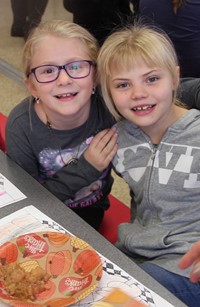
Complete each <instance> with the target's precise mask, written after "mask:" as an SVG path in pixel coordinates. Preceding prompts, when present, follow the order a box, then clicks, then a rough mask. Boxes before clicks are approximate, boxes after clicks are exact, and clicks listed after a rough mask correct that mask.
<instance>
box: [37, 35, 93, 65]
mask: <svg viewBox="0 0 200 307" xmlns="http://www.w3.org/2000/svg"><path fill="white" fill-rule="evenodd" d="M73 59H89V52H88V48H87V47H86V45H85V44H84V43H83V42H82V41H81V40H80V39H79V38H64V37H56V36H52V35H48V36H46V37H44V38H43V39H42V40H40V41H39V42H37V44H36V45H35V46H34V50H33V55H32V60H31V62H32V65H42V64H45V63H54V62H55V64H57V63H61V64H63V61H66V62H67V61H71V60H73Z"/></svg>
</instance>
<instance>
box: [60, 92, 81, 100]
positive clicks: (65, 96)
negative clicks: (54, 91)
mask: <svg viewBox="0 0 200 307" xmlns="http://www.w3.org/2000/svg"><path fill="white" fill-rule="evenodd" d="M76 95H77V93H68V94H61V95H56V96H55V97H56V98H59V99H60V98H68V97H74V96H76Z"/></svg>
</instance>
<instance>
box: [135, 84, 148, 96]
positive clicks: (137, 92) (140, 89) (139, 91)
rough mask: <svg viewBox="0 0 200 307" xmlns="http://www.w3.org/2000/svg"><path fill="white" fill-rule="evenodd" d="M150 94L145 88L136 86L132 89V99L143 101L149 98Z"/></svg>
mask: <svg viewBox="0 0 200 307" xmlns="http://www.w3.org/2000/svg"><path fill="white" fill-rule="evenodd" d="M147 95H148V93H147V90H146V89H145V87H144V86H142V85H134V86H133V89H132V99H142V98H145V97H147Z"/></svg>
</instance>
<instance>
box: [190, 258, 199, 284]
mask: <svg viewBox="0 0 200 307" xmlns="http://www.w3.org/2000/svg"><path fill="white" fill-rule="evenodd" d="M199 280H200V259H199V261H198V262H196V264H195V265H194V267H193V269H192V272H191V274H190V281H191V282H198V281H199Z"/></svg>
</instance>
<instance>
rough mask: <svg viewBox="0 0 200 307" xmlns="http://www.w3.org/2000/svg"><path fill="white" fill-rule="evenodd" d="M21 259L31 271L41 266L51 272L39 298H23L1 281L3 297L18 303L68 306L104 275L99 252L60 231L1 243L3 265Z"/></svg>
mask: <svg viewBox="0 0 200 307" xmlns="http://www.w3.org/2000/svg"><path fill="white" fill-rule="evenodd" d="M13 262H17V263H19V264H20V266H21V265H22V267H23V268H24V269H25V270H27V271H30V270H31V268H34V267H36V266H40V267H41V268H42V269H43V270H44V271H45V272H47V273H48V274H50V276H51V277H50V279H49V281H48V282H47V286H48V290H45V291H43V292H41V293H40V294H38V295H37V298H36V300H35V301H34V302H33V301H31V300H26V301H24V300H20V299H18V298H16V297H14V296H11V295H9V294H8V293H7V292H6V290H5V289H4V284H3V281H0V300H2V301H4V302H5V303H7V304H10V305H11V306H15V307H33V306H38V305H39V306H43V307H44V306H46V307H64V306H69V305H72V304H75V303H76V302H78V301H80V300H82V299H83V298H85V297H86V296H87V295H89V294H90V293H91V292H92V291H93V290H94V289H95V288H96V286H97V284H98V282H99V280H100V279H101V277H102V272H103V269H102V263H101V259H100V257H99V255H98V254H97V252H96V251H95V250H94V249H93V248H92V247H91V246H90V245H89V244H88V243H87V242H85V241H83V240H81V239H79V238H77V237H75V236H71V235H69V234H64V233H60V232H46V231H45V232H37V233H29V234H25V235H21V236H19V237H16V238H14V239H13V240H11V241H9V242H6V243H4V244H3V245H1V246H0V265H6V264H10V263H13Z"/></svg>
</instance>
